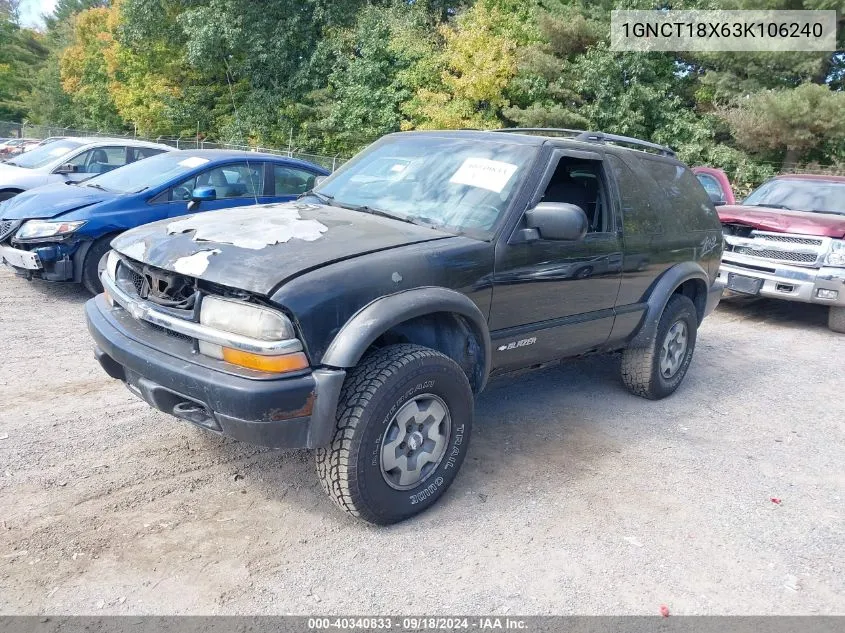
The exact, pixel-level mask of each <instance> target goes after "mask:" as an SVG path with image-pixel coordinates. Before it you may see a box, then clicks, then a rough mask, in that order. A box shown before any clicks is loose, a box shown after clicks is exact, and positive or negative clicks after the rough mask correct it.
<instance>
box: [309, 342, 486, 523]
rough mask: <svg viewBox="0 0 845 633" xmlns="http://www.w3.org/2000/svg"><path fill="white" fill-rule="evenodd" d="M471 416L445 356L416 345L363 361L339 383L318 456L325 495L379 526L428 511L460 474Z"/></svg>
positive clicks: (462, 383)
mask: <svg viewBox="0 0 845 633" xmlns="http://www.w3.org/2000/svg"><path fill="white" fill-rule="evenodd" d="M472 414H473V395H472V390H471V389H470V386H469V382H468V381H467V377H466V375H465V374H464V372H463V371H462V370H461V368H460V367H458V365H457V364H455V362H454V361H452V360H451V359H450V358H448V357H447V356H444V355H443V354H441V353H440V352H437V351H435V350H432V349H429V348H426V347H421V346H418V345H391V346H389V347H385V348H382V349H380V350H376V351H374V352H371V353H369V354H367V355H366V356H365V357H364V358H363V359H362V360H361V362H360V364H359V365H358V366H357V367H356V368H355V369H354V370H352V371H351V372H350V374H349V375H348V376H347V378H346V382H345V383H344V386H343V389H342V391H341V394H340V400H339V402H338V409H337V426H336V429H335V435H334V439H333V440H332V443H331V444H330V445H329V446H328V447H326V448H321V449H319V450H317V473H318V475H319V477H320V481H321V483H322V485H323V489H324V490H325V491H326V492H327V493H328V495H329V496H330V497H331V498H332V499H333V500H334V502H335V503H336V504H337V505H338V506H340V507H341V508H342V509H343V510H345V511H346V512H349V513H350V514H352V515H353V516H356V517H358V518H361V519H364V520H365V521H369V522H370V523H376V524H379V525H387V524H390V523H396V522H397V521H402V520H403V519H407V518H408V517H411V516H413V515H415V514H418V513H420V512H422V511H423V510H426V509H427V508H429V507H430V506H432V505H433V504H434V503H436V502H437V500H438V499H440V497H442V496H443V493H445V492H446V489H447V488H448V487H449V485H450V484H451V483H452V481H453V480H454V479H455V476H456V475H457V472H458V469H459V468H460V467H461V463H462V462H463V460H464V456H465V455H466V452H467V448H468V446H469V434H470V429H471V427H472Z"/></svg>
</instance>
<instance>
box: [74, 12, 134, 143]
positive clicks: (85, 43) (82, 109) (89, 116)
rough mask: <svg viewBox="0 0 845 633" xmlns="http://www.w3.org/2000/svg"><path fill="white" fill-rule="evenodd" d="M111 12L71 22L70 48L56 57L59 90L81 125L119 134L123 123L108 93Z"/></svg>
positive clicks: (85, 14) (82, 15)
mask: <svg viewBox="0 0 845 633" xmlns="http://www.w3.org/2000/svg"><path fill="white" fill-rule="evenodd" d="M112 11H113V9H107V8H104V7H100V8H94V9H87V10H85V11H83V12H82V13H79V14H77V15H75V16H74V17H73V18H72V24H73V35H72V42H71V45H70V46H69V47H68V48H66V49H65V50H64V51H63V52H62V53H61V55H60V57H59V71H60V73H61V80H62V88H63V90H64V91H65V92H66V93H67V94H68V95H70V99H71V103H72V104H73V105H74V106H75V108H77V110H78V114H79V119H80V123H81V125H83V126H85V127H88V128H95V129H98V130H109V131H112V130H120V129H121V128H123V127H124V125H125V123H124V121H123V120H122V119H121V117H120V115H119V114H118V112H117V108H116V106H115V103H114V99H113V97H112V93H111V91H110V89H109V88H110V86H109V84H110V78H109V72H108V65H107V61H106V60H107V58H108V57H109V56H110V55H111V54H112V49H113V47H114V45H115V39H114V28H115V23H114V20H113V15H112Z"/></svg>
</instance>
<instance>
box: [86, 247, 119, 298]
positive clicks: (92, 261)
mask: <svg viewBox="0 0 845 633" xmlns="http://www.w3.org/2000/svg"><path fill="white" fill-rule="evenodd" d="M113 239H114V234H112V235H107V236H105V237H101V238H100V239H98V240H97V241H95V242H94V243H93V244H91V248H89V249H88V252H87V253H85V257H84V259H83V260H82V275H81V276H82V285H83V286H84V287H85V289H86V290H87V291H88V292H90V293H91V294H92V295H97V294H100V293H101V292H102V291H103V282H102V281H100V260H101V259H102V258H103V255H105V254H106V253H108V252H109V250H111V241H112V240H113Z"/></svg>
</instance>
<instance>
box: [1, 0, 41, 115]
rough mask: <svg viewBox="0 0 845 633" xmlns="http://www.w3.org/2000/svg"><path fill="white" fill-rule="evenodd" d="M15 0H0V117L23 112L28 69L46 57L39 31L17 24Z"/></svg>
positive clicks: (29, 83) (27, 93) (29, 85)
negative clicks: (0, 2) (1, 0)
mask: <svg viewBox="0 0 845 633" xmlns="http://www.w3.org/2000/svg"><path fill="white" fill-rule="evenodd" d="M18 4H19V3H18V2H16V1H13V2H9V1H8V0H4V1H3V3H2V4H0V120H9V119H11V120H15V121H20V120H21V119H22V118H23V117H24V116H26V114H27V110H28V107H27V102H28V100H29V97H30V93H31V90H32V74H33V73H32V71H33V69H35V68H38V67H39V66H40V65H41V64H42V63H43V62H44V59H45V58H46V57H47V48H46V47H45V46H44V43H43V38H42V37H41V35H39V34H38V33H36V32H35V31H32V30H30V29H22V28H21V27H20V26H19V22H20V15H19V12H18Z"/></svg>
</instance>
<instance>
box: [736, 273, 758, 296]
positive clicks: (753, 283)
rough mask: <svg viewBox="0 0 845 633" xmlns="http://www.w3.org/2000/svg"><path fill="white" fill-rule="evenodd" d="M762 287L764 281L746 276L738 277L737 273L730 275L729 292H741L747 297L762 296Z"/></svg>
mask: <svg viewBox="0 0 845 633" xmlns="http://www.w3.org/2000/svg"><path fill="white" fill-rule="evenodd" d="M762 287H763V280H762V279H757V278H755V277H746V276H745V275H737V274H736V273H729V274H728V290H733V291H734V292H741V293H742V294H745V295H757V294H760V288H762Z"/></svg>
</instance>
